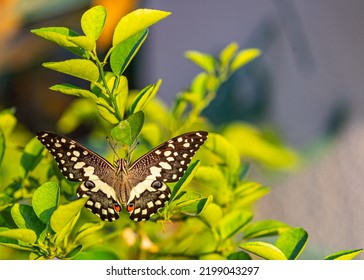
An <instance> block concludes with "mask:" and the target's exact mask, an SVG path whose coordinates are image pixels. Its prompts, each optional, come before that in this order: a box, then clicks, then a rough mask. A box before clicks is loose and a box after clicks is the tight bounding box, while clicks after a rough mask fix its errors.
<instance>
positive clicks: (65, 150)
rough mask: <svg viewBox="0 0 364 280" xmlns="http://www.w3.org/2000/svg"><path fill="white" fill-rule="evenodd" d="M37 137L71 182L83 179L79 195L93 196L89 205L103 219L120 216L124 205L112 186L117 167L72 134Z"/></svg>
mask: <svg viewBox="0 0 364 280" xmlns="http://www.w3.org/2000/svg"><path fill="white" fill-rule="evenodd" d="M36 135H37V138H38V139H39V140H40V142H41V143H42V144H43V145H44V146H45V147H46V148H47V149H48V150H49V152H50V153H51V154H52V156H53V157H54V159H55V160H56V162H57V165H58V167H59V169H60V171H61V172H62V174H63V175H64V176H65V177H66V178H67V179H68V180H70V181H78V182H83V183H82V184H81V185H80V186H79V187H78V188H77V195H78V197H85V196H87V197H89V201H88V202H87V203H86V205H85V206H86V207H87V208H88V209H90V210H91V211H92V212H93V213H95V214H96V215H98V216H99V217H100V218H101V219H102V220H108V221H113V220H116V219H117V218H118V217H119V216H118V213H117V212H119V211H120V205H119V203H118V199H117V196H116V193H115V190H114V188H113V187H112V186H114V184H115V178H116V170H115V168H114V167H113V166H112V165H111V164H110V163H109V162H108V161H107V160H106V159H104V158H102V157H101V156H99V155H97V154H96V153H94V152H92V151H91V150H89V149H87V148H86V147H84V146H82V145H81V144H79V143H77V142H76V141H74V140H71V139H69V138H68V137H65V136H61V135H58V134H55V133H52V132H37V133H36Z"/></svg>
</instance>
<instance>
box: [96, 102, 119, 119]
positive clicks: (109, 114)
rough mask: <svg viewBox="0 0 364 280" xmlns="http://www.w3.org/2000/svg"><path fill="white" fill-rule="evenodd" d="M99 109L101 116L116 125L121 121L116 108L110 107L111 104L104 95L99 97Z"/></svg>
mask: <svg viewBox="0 0 364 280" xmlns="http://www.w3.org/2000/svg"><path fill="white" fill-rule="evenodd" d="M97 111H98V112H99V114H100V116H101V117H102V118H103V119H104V120H106V121H108V122H109V123H111V124H113V125H115V124H117V123H118V122H119V120H118V118H117V117H116V114H115V111H114V109H113V108H112V107H110V105H109V104H108V103H107V102H106V101H105V99H104V98H102V97H99V98H98V99H97Z"/></svg>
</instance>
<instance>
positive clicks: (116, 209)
mask: <svg viewBox="0 0 364 280" xmlns="http://www.w3.org/2000/svg"><path fill="white" fill-rule="evenodd" d="M114 210H115V211H116V212H117V213H119V212H120V211H121V206H120V205H119V204H117V203H115V204H114Z"/></svg>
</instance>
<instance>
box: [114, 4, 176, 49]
mask: <svg viewBox="0 0 364 280" xmlns="http://www.w3.org/2000/svg"><path fill="white" fill-rule="evenodd" d="M170 14H171V13H170V12H165V11H160V10H152V9H137V10H135V11H133V12H131V13H129V14H127V15H126V16H124V17H122V18H121V20H120V21H119V23H118V24H117V26H116V28H115V31H114V36H113V42H112V44H113V46H116V45H117V44H119V43H120V42H122V41H124V40H126V39H128V38H130V37H131V36H133V35H135V34H137V33H138V32H140V31H142V30H144V29H146V28H148V27H149V26H151V25H153V24H155V23H157V22H158V21H160V20H162V19H164V18H166V17H167V16H169V15H170Z"/></svg>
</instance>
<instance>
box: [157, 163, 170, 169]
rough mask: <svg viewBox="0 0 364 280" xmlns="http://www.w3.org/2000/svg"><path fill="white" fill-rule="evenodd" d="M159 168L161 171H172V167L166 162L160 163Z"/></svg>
mask: <svg viewBox="0 0 364 280" xmlns="http://www.w3.org/2000/svg"><path fill="white" fill-rule="evenodd" d="M159 166H161V167H162V168H163V169H172V166H171V165H170V164H169V163H167V162H163V161H162V162H160V163H159Z"/></svg>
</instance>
